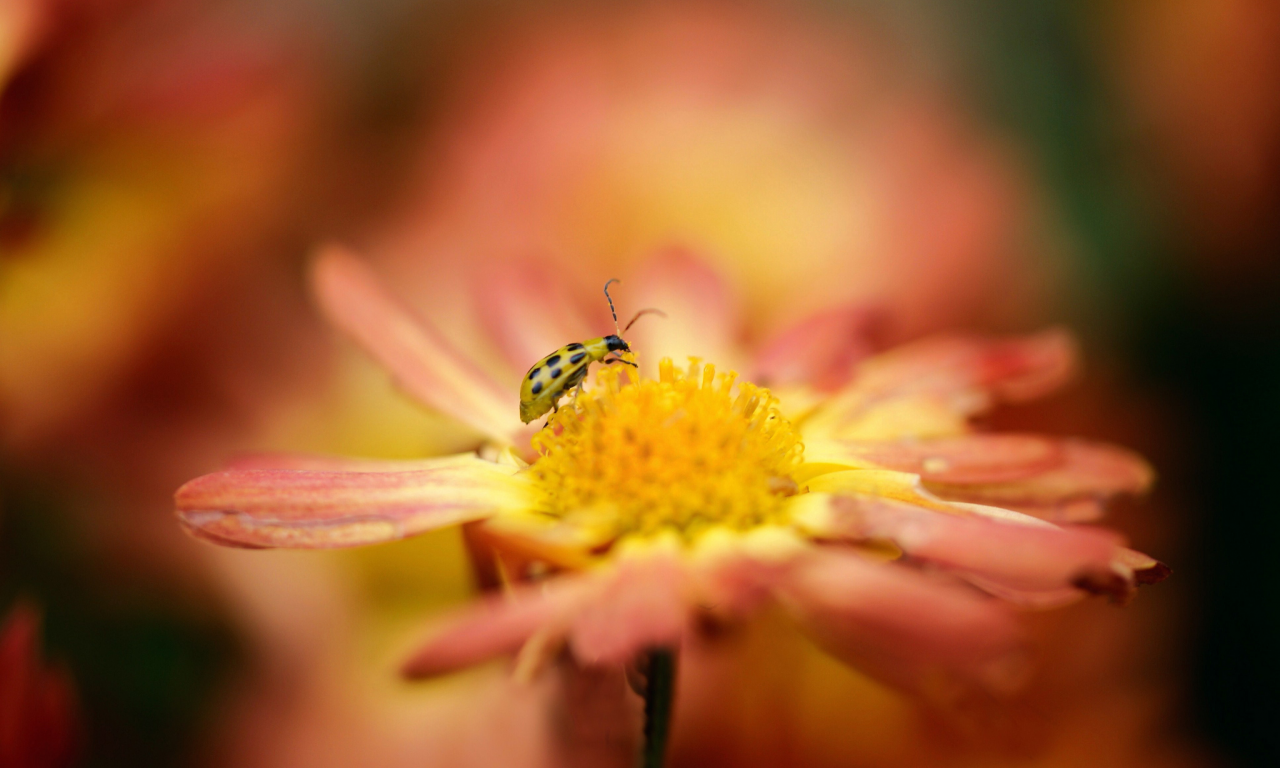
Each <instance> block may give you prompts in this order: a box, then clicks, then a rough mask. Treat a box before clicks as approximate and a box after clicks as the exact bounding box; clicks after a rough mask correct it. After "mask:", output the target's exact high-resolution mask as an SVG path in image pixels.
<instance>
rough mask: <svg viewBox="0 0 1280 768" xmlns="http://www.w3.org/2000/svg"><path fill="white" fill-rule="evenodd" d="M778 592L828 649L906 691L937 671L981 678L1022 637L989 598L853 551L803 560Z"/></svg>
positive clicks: (826, 554)
mask: <svg viewBox="0 0 1280 768" xmlns="http://www.w3.org/2000/svg"><path fill="white" fill-rule="evenodd" d="M778 591H779V595H780V597H781V598H782V599H783V600H784V603H785V604H786V605H787V606H788V607H789V608H790V610H791V611H792V613H793V614H794V615H795V616H796V618H797V619H798V620H799V621H800V623H801V626H802V627H803V628H805V629H806V631H807V632H808V633H810V634H811V635H812V636H813V637H814V639H815V640H817V642H818V643H819V644H820V645H822V646H823V647H824V648H826V649H827V650H828V651H829V652H831V653H832V654H833V655H835V656H837V657H839V658H841V659H844V660H846V661H850V662H852V663H854V664H855V665H857V666H859V667H860V668H862V669H864V670H865V671H867V672H869V673H871V674H873V675H877V676H879V677H880V678H881V679H886V680H887V681H888V682H891V683H894V684H897V685H901V686H906V687H915V686H918V685H920V684H921V683H922V682H923V680H922V679H920V678H921V676H922V675H924V674H925V673H927V672H928V671H930V670H933V669H937V668H939V667H942V668H945V669H948V670H951V671H954V672H960V673H963V674H965V675H966V676H973V677H978V678H986V677H987V675H988V673H990V672H991V664H992V663H993V662H996V661H998V660H1000V659H1002V658H1003V657H1005V656H1007V655H1008V654H1010V653H1012V652H1013V651H1014V650H1015V649H1016V648H1017V645H1018V641H1019V637H1020V632H1019V628H1018V624H1017V622H1016V620H1015V619H1014V617H1013V615H1012V614H1011V613H1010V612H1009V611H1008V610H1007V609H1005V608H1004V607H1002V606H1001V605H1000V604H999V603H998V602H996V601H994V600H991V599H986V598H982V597H980V596H979V595H978V593H976V592H973V591H971V590H968V589H964V588H962V587H959V586H957V585H954V584H950V583H947V582H944V581H941V580H939V579H937V578H933V577H930V576H928V575H925V574H922V573H919V572H916V571H912V570H909V569H907V568H903V567H899V566H894V565H877V564H874V563H871V562H869V561H866V560H864V559H862V558H860V557H858V556H856V555H853V554H844V553H839V554H837V553H834V552H822V553H818V554H815V555H814V556H813V557H810V558H806V559H805V560H804V561H802V562H799V563H797V564H796V566H795V567H794V568H792V569H790V570H789V571H787V579H786V581H785V582H784V584H783V585H781V586H780V588H779V590H778ZM904 677H906V678H909V679H904Z"/></svg>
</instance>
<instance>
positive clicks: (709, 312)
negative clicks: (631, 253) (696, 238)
mask: <svg viewBox="0 0 1280 768" xmlns="http://www.w3.org/2000/svg"><path fill="white" fill-rule="evenodd" d="M631 290H633V291H634V293H631V292H630V291H628V292H626V293H624V292H622V291H616V292H615V299H614V300H615V301H619V300H620V299H621V297H622V296H624V295H628V296H629V298H628V299H626V300H624V301H620V303H621V304H622V306H627V307H629V308H628V309H627V310H621V309H620V310H619V319H620V321H621V322H623V323H626V322H627V321H628V319H629V318H630V316H631V315H632V314H634V313H635V312H636V310H638V309H641V308H648V307H654V308H657V309H660V310H662V311H663V312H665V313H666V315H667V317H666V319H662V318H645V319H644V320H641V321H640V322H639V323H636V325H635V327H634V328H633V329H632V330H631V331H630V332H628V333H627V334H626V338H627V339H629V340H630V342H631V345H632V347H633V348H634V349H635V350H636V352H637V354H638V355H639V357H640V363H641V366H642V367H643V368H644V370H645V373H646V375H649V376H653V375H656V371H657V364H658V361H659V360H661V359H662V358H664V357H670V358H671V359H672V360H673V361H675V363H676V364H677V365H681V364H683V362H684V360H685V359H686V358H687V357H689V356H695V357H701V358H703V359H704V360H709V361H711V362H714V363H715V364H716V365H717V366H719V367H721V368H722V369H729V368H738V365H737V364H738V362H739V361H738V359H737V355H736V344H735V343H734V341H735V339H734V334H735V333H736V331H737V327H738V322H737V320H738V318H737V311H736V308H735V307H734V306H733V303H732V299H731V298H730V293H729V289H728V286H726V285H725V283H724V281H723V280H722V279H721V277H720V275H719V273H717V272H716V271H715V270H714V269H712V268H711V267H710V266H708V265H707V264H705V263H704V262H702V261H701V260H699V259H698V258H697V257H695V256H694V255H693V254H692V253H690V252H689V251H686V250H684V249H679V248H671V249H668V250H666V251H663V252H661V253H659V254H658V255H656V256H655V257H653V258H652V259H650V260H649V261H648V262H647V263H645V264H644V266H643V267H641V270H640V273H639V274H638V275H637V276H636V278H635V279H634V280H633V283H632V286H631ZM630 307H634V309H631V308H630Z"/></svg>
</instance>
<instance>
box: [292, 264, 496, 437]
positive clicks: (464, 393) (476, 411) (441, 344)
mask: <svg viewBox="0 0 1280 768" xmlns="http://www.w3.org/2000/svg"><path fill="white" fill-rule="evenodd" d="M313 278H314V288H315V294H316V297H317V299H318V300H319V302H320V306H321V308H322V309H323V310H324V313H325V315H326V316H327V317H328V318H329V320H330V322H332V323H333V324H334V325H335V326H337V327H338V328H339V329H341V330H342V331H344V332H346V333H348V334H350V335H351V337H352V338H354V339H355V340H356V341H358V342H359V343H360V344H361V345H362V346H363V347H364V348H365V349H366V350H368V352H369V354H371V355H372V356H373V357H374V358H376V359H377V360H378V362H380V363H382V364H383V365H384V366H386V367H387V369H388V370H390V371H391V373H392V375H393V376H395V378H396V381H397V382H398V383H399V385H400V386H401V387H403V388H404V390H405V391H406V392H408V393H409V394H410V395H412V396H413V397H415V398H417V399H418V400H420V401H421V402H423V403H425V404H427V405H429V406H431V407H433V408H436V409H437V410H439V411H441V412H443V413H446V414H448V415H450V416H452V417H454V418H456V419H458V420H459V421H461V422H462V423H464V424H468V425H470V426H472V427H474V428H475V429H477V430H478V431H480V432H482V433H484V434H485V435H487V436H489V437H491V438H494V439H496V440H501V441H506V440H509V439H510V436H511V435H512V434H513V433H514V432H516V431H517V430H519V429H520V427H521V424H520V421H519V419H518V415H517V414H518V408H517V405H518V403H517V400H518V397H517V394H516V393H515V392H513V391H507V390H506V389H504V388H502V387H501V386H499V385H498V384H497V383H496V382H494V380H493V379H492V378H491V377H490V376H489V375H488V374H486V373H485V372H484V371H482V370H480V368H478V367H477V366H476V365H475V364H474V363H473V362H471V361H470V360H469V359H467V357H466V356H465V355H463V354H462V353H461V352H459V351H458V350H456V349H455V348H454V347H453V346H452V345H451V344H449V343H448V342H447V341H446V340H445V339H444V338H443V337H442V336H440V334H439V333H437V332H436V331H435V330H434V329H433V328H431V327H430V326H429V325H427V324H425V323H424V322H422V321H420V320H418V319H417V318H415V317H413V316H412V314H411V313H410V312H409V310H407V309H406V308H405V307H404V306H403V305H401V304H400V303H399V302H397V301H396V300H395V299H394V298H393V297H392V296H391V295H390V294H389V293H388V292H387V290H386V289H385V288H384V287H383V285H382V284H381V283H380V282H379V280H378V277H377V276H376V275H375V274H374V273H373V271H372V270H371V269H369V267H368V266H366V265H365V264H363V263H362V262H361V261H360V260H358V259H356V258H355V257H354V256H352V255H351V254H350V253H348V252H347V251H346V250H345V249H343V248H341V247H338V246H328V247H327V248H325V249H324V251H323V253H322V254H321V255H320V257H319V258H318V259H317V260H316V264H315V269H314V275H313Z"/></svg>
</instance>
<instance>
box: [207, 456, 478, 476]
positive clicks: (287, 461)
mask: <svg viewBox="0 0 1280 768" xmlns="http://www.w3.org/2000/svg"><path fill="white" fill-rule="evenodd" d="M459 458H462V459H471V458H474V457H473V456H472V454H463V455H462V456H461V457H459ZM439 465H440V459H439V458H433V459H363V458H352V457H349V456H331V455H326V454H318V453H242V454H238V455H236V456H235V457H233V458H232V459H231V461H229V462H227V465H226V469H305V470H313V471H317V472H410V471H413V470H419V469H430V468H432V467H437V466H439Z"/></svg>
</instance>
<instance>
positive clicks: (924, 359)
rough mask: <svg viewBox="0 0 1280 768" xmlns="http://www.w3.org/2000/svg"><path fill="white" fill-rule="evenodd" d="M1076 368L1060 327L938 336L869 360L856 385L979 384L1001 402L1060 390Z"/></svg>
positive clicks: (940, 387)
mask: <svg viewBox="0 0 1280 768" xmlns="http://www.w3.org/2000/svg"><path fill="white" fill-rule="evenodd" d="M1075 366H1076V346H1075V342H1074V340H1073V339H1072V338H1071V335H1070V334H1069V333H1067V332H1066V331H1064V330H1061V329H1050V330H1047V331H1042V332H1040V333H1037V334H1033V335H1030V336H1023V337H1015V338H1009V339H984V338H980V337H974V336H939V337H933V338H929V339H924V340H922V341H918V342H915V343H913V344H908V345H906V346H904V347H900V348H898V349H895V350H892V351H889V352H886V353H884V354H882V355H879V356H877V357H874V358H871V359H870V360H868V361H867V362H866V363H865V364H864V366H863V367H862V368H861V369H860V370H859V371H858V379H857V380H856V381H855V382H854V386H855V387H857V388H859V389H866V390H869V391H873V392H877V393H881V394H892V393H893V392H895V391H898V390H920V389H932V390H936V391H956V390H962V389H967V388H969V387H981V388H983V389H986V390H989V391H991V392H992V393H993V394H995V395H996V396H997V397H998V399H1000V400H1005V401H1022V400H1031V399H1034V398H1037V397H1040V396H1042V395H1045V394H1047V393H1049V392H1052V391H1053V390H1054V389H1057V388H1058V387H1059V386H1061V385H1062V384H1063V383H1064V382H1065V381H1066V380H1067V379H1068V378H1069V377H1070V375H1071V374H1072V373H1073V372H1074V369H1075Z"/></svg>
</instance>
